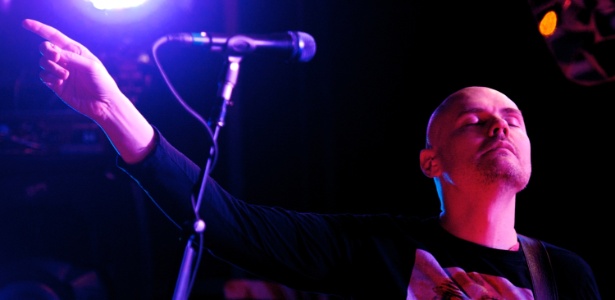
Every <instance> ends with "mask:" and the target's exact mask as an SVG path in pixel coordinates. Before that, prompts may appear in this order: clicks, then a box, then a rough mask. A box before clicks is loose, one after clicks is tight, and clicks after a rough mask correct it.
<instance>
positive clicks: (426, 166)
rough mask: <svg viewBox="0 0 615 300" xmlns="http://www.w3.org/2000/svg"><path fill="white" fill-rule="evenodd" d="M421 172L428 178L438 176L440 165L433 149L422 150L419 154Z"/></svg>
mask: <svg viewBox="0 0 615 300" xmlns="http://www.w3.org/2000/svg"><path fill="white" fill-rule="evenodd" d="M419 159H420V164H421V171H423V174H425V176H427V177H429V178H434V177H436V176H438V175H440V164H439V163H438V159H437V158H436V153H435V151H434V150H433V149H423V150H421V154H420V158H419Z"/></svg>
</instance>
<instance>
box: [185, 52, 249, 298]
mask: <svg viewBox="0 0 615 300" xmlns="http://www.w3.org/2000/svg"><path fill="white" fill-rule="evenodd" d="M241 59H242V57H241V56H229V57H228V62H227V67H226V74H225V76H224V81H223V82H222V83H221V85H220V86H219V89H218V97H219V98H220V99H221V100H222V101H221V103H220V105H221V107H220V114H219V116H217V120H216V122H215V123H212V126H213V127H214V128H213V133H214V134H213V137H212V142H213V143H214V144H215V143H216V141H217V140H218V133H219V132H220V128H221V127H222V126H224V121H225V117H226V108H227V106H228V105H230V103H231V95H232V93H233V89H234V88H235V85H236V84H237V78H238V77H239V65H240V63H241ZM212 117H215V116H212ZM214 149H215V148H214V146H213V145H212V146H211V148H210V150H209V157H208V158H207V163H206V165H205V168H204V174H203V179H202V180H203V181H202V182H201V188H200V189H199V195H198V197H197V200H196V203H194V202H193V208H194V213H195V215H196V221H195V223H194V232H193V233H191V235H190V238H189V239H188V242H187V244H186V248H185V250H184V257H183V259H182V265H181V268H180V269H179V276H178V279H177V283H176V286H175V292H174V295H173V300H188V296H189V295H190V290H191V289H192V283H193V280H194V278H195V277H196V270H197V269H198V267H199V266H198V265H193V264H194V263H195V262H197V263H198V260H195V258H196V257H195V255H194V254H195V251H200V250H201V249H200V247H199V244H200V243H201V244H202V241H200V243H195V239H199V240H200V239H202V234H203V231H204V230H205V227H206V224H205V223H204V222H203V220H201V218H200V217H199V208H200V206H201V199H202V197H203V192H204V190H205V185H206V184H205V183H206V182H207V177H208V176H209V173H210V172H211V167H212V166H211V164H212V158H213V156H214V155H217V153H214ZM197 235H200V236H199V237H197ZM195 248H197V249H196V250H195ZM197 253H198V254H199V255H198V256H197V257H200V252H197Z"/></svg>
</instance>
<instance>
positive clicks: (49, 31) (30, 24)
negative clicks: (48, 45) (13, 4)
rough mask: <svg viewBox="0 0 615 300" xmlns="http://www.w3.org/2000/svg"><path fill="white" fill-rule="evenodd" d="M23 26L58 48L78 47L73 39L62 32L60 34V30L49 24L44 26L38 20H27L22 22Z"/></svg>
mask: <svg viewBox="0 0 615 300" xmlns="http://www.w3.org/2000/svg"><path fill="white" fill-rule="evenodd" d="M21 25H22V26H23V27H24V28H25V29H27V30H29V31H31V32H33V33H35V34H37V35H39V36H40V37H42V38H44V39H46V40H48V41H50V42H52V43H54V44H56V45H57V46H58V47H60V48H62V49H65V48H67V47H71V46H77V44H78V43H77V42H75V41H73V40H72V39H71V38H69V37H67V36H66V35H64V34H63V33H62V32H60V31H59V30H57V29H55V28H53V27H51V26H49V25H47V24H43V23H41V22H39V21H36V20H32V19H25V20H23V21H22V22H21Z"/></svg>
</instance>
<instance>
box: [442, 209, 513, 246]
mask: <svg viewBox="0 0 615 300" xmlns="http://www.w3.org/2000/svg"><path fill="white" fill-rule="evenodd" d="M451 201H452V200H451ZM459 201H460V199H457V202H452V203H451V202H450V201H447V202H445V203H446V204H447V205H445V206H444V210H443V211H442V213H441V214H440V224H441V225H442V227H443V228H444V229H445V230H446V231H448V232H449V233H451V234H452V235H454V236H456V237H458V238H461V239H463V240H467V241H470V242H473V243H476V244H479V245H483V246H486V247H491V248H496V249H503V250H509V249H510V248H511V247H513V246H514V245H516V243H517V232H516V230H515V197H512V198H511V199H507V200H506V201H482V202H481V201H480V200H479V199H476V198H473V199H462V200H461V201H460V202H459ZM454 203H458V204H459V205H454ZM468 203H471V204H472V205H468ZM481 203H484V204H483V205H481Z"/></svg>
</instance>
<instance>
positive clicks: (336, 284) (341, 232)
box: [118, 132, 600, 300]
mask: <svg viewBox="0 0 615 300" xmlns="http://www.w3.org/2000/svg"><path fill="white" fill-rule="evenodd" d="M157 134H158V141H157V145H156V148H155V150H154V151H153V152H152V153H151V154H150V155H149V156H148V157H147V158H146V159H145V160H144V161H143V162H141V163H139V164H135V165H127V164H125V163H124V162H123V161H122V160H121V159H118V165H119V167H120V168H121V169H122V170H124V171H125V172H127V173H128V174H129V175H130V176H132V178H133V179H134V180H136V181H137V182H138V183H139V185H140V186H141V187H142V188H143V189H144V191H145V192H146V193H147V194H148V195H149V196H150V197H151V198H152V200H153V201H154V202H155V203H156V205H158V206H159V207H160V209H162V210H163V211H164V212H165V213H166V214H167V215H168V217H169V218H170V219H171V220H172V221H173V222H174V223H176V224H177V225H178V226H180V227H183V228H191V227H192V223H193V222H194V221H195V213H194V211H193V208H192V207H193V206H192V203H191V199H192V195H193V194H194V192H195V191H196V190H198V189H199V188H200V185H201V170H200V168H199V167H198V166H197V165H196V164H194V163H193V162H192V161H190V160H189V159H188V158H187V157H186V156H184V155H183V154H182V153H180V152H179V151H178V150H177V149H175V148H174V147H173V146H172V145H170V144H169V143H168V141H167V140H166V139H165V138H164V137H163V136H162V135H160V133H159V132H158V133H157ZM203 194H204V197H203V202H202V204H201V206H200V210H199V215H200V218H201V219H202V220H204V221H205V224H206V229H205V232H204V243H205V246H206V247H207V248H208V249H209V251H210V252H211V253H212V254H213V255H215V256H217V257H219V258H221V259H223V260H226V261H228V262H229V263H231V264H233V265H235V266H237V267H239V268H242V269H245V270H247V271H250V272H252V273H254V274H256V275H258V276H261V277H263V278H266V279H270V280H273V281H276V282H279V283H281V284H283V285H286V286H288V287H291V288H296V289H298V290H304V291H311V292H317V293H324V294H329V295H338V296H341V297H342V298H346V299H533V295H532V284H531V278H530V273H529V269H528V267H527V263H526V260H525V256H524V254H523V251H506V250H498V249H493V248H488V247H484V246H481V245H478V244H474V243H471V242H468V241H465V240H461V239H459V238H456V237H455V236H453V235H451V234H449V233H448V232H447V231H445V230H444V229H442V228H441V227H440V225H439V224H438V222H437V218H436V217H435V216H434V217H433V218H426V219H419V218H415V217H408V216H395V215H388V214H377V215H356V214H317V213H306V212H296V211H291V210H286V209H283V208H280V207H269V206H262V205H254V204H250V203H248V202H246V201H243V200H239V199H236V198H235V197H233V196H232V195H231V194H229V193H228V192H227V191H225V190H224V189H223V188H222V187H221V186H220V185H219V184H218V183H216V182H215V180H214V179H212V178H209V177H208V178H207V181H206V184H205V189H204V193H203ZM545 245H546V247H547V251H548V253H549V257H550V260H551V263H552V266H553V270H554V273H555V279H556V282H557V287H558V292H559V297H560V298H559V299H574V300H578V299H600V294H599V291H598V287H597V284H596V281H595V278H594V275H593V273H592V271H591V269H590V267H589V265H588V264H587V263H586V262H585V261H584V260H583V259H582V258H581V257H579V256H578V255H576V254H575V253H573V252H571V251H569V250H566V249H562V248H560V247H557V246H554V245H552V244H549V243H545Z"/></svg>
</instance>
